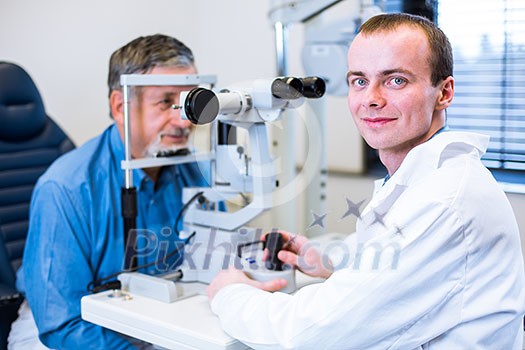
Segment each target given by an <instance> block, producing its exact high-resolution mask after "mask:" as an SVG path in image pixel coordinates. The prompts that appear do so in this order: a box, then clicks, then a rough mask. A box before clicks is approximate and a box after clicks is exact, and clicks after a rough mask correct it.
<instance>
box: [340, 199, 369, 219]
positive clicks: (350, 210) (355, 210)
mask: <svg viewBox="0 0 525 350" xmlns="http://www.w3.org/2000/svg"><path fill="white" fill-rule="evenodd" d="M364 201H365V200H364V199H363V200H362V201H361V202H359V203H354V202H352V201H351V200H350V199H348V198H346V206H347V209H346V213H344V215H343V216H341V218H340V219H339V220H343V219H344V218H346V217H347V216H349V215H351V214H354V215H355V216H356V217H357V218H358V219H359V218H360V217H361V212H360V211H359V207H361V205H362V204H363V203H364Z"/></svg>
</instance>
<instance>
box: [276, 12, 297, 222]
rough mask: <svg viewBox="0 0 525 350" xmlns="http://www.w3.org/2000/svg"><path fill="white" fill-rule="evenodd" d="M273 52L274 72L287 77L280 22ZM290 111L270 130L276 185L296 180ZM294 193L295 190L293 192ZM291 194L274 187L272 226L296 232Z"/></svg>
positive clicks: (284, 39)
mask: <svg viewBox="0 0 525 350" xmlns="http://www.w3.org/2000/svg"><path fill="white" fill-rule="evenodd" d="M274 28H275V49H276V50H275V51H276V55H277V61H276V64H277V75H278V76H286V75H287V74H288V62H287V49H288V48H287V42H288V26H287V25H286V24H284V23H283V22H275V24H274ZM293 113H294V112H293V111H290V110H284V111H283V112H282V119H281V124H282V127H281V128H273V129H272V144H273V150H274V155H275V156H276V157H278V159H280V166H279V167H278V168H279V169H280V173H279V174H278V175H277V176H278V180H279V186H281V187H285V186H293V185H294V184H293V181H295V180H296V179H295V177H296V172H295V166H296V164H295V163H296V162H295V152H294V144H295V130H294V121H293V119H294V118H293ZM294 192H295V191H294ZM297 195H298V194H297V193H294V196H289V192H284V191H280V190H279V188H277V189H276V192H275V194H274V203H276V204H278V205H277V206H275V207H274V208H273V210H272V220H273V222H272V225H273V226H274V227H278V228H280V229H283V230H288V231H292V232H295V231H296V224H297V222H296V221H297V220H296V217H297V213H296V207H295V203H294V202H295V200H296V199H297Z"/></svg>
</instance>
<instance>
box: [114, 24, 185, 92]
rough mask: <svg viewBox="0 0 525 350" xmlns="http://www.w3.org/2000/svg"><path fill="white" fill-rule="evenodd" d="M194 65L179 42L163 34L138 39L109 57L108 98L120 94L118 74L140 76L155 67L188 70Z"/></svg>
mask: <svg viewBox="0 0 525 350" xmlns="http://www.w3.org/2000/svg"><path fill="white" fill-rule="evenodd" d="M194 65H195V60H194V58H193V53H192V52H191V50H190V49H189V48H188V47H187V46H186V45H184V44H183V43H182V42H181V41H179V40H177V39H175V38H173V37H170V36H167V35H163V34H154V35H149V36H141V37H138V38H136V39H134V40H132V41H131V42H129V43H128V44H126V45H124V46H122V47H121V48H120V49H118V50H116V51H115V52H113V54H112V55H111V58H110V60H109V74H108V88H109V95H111V92H112V91H114V90H117V91H120V90H122V87H121V85H120V75H121V74H135V73H137V74H144V73H148V72H149V71H151V70H152V69H153V68H155V67H181V68H188V67H192V66H194Z"/></svg>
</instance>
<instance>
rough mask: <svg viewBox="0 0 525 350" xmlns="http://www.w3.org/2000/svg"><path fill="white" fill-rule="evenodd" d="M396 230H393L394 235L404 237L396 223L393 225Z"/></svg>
mask: <svg viewBox="0 0 525 350" xmlns="http://www.w3.org/2000/svg"><path fill="white" fill-rule="evenodd" d="M394 227H395V229H396V231H395V232H394V235H398V236H401V237H403V238H404V237H405V235H403V231H401V229H400V228H399V226H397V225H394Z"/></svg>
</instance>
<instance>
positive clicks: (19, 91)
mask: <svg viewBox="0 0 525 350" xmlns="http://www.w3.org/2000/svg"><path fill="white" fill-rule="evenodd" d="M45 123H46V112H45V109H44V104H43V102H42V97H41V96H40V93H39V92H38V89H37V87H36V85H35V83H34V82H33V79H31V77H30V76H29V74H27V72H26V71H25V70H24V69H23V68H21V67H20V66H17V65H16V64H13V63H9V62H0V125H1V126H2V127H0V139H1V140H5V141H24V140H27V139H29V138H31V137H33V136H35V135H37V134H38V133H39V132H40V131H41V130H42V129H43V128H44V127H45Z"/></svg>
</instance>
